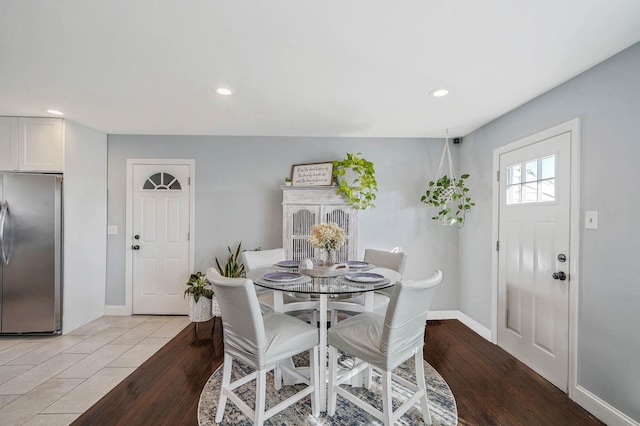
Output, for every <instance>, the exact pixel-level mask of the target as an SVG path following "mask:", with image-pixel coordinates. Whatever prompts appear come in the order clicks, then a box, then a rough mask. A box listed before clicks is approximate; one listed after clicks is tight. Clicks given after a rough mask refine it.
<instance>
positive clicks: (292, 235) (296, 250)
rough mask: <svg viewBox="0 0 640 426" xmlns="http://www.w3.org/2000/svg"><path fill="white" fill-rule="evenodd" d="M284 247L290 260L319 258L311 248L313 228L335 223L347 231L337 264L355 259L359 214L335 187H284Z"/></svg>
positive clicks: (317, 251)
mask: <svg viewBox="0 0 640 426" xmlns="http://www.w3.org/2000/svg"><path fill="white" fill-rule="evenodd" d="M281 189H282V221H283V223H282V246H283V247H284V250H285V253H286V255H287V259H293V260H302V259H308V258H311V257H319V256H320V254H321V253H320V252H319V250H317V249H314V248H313V247H311V245H309V243H308V242H307V239H308V238H309V235H310V234H311V227H312V226H313V225H315V224H318V223H324V222H336V223H337V224H338V226H340V227H341V228H342V229H344V231H345V243H344V246H342V247H341V248H340V250H339V251H338V255H337V260H338V261H346V260H356V256H357V255H358V212H357V210H356V209H355V208H353V207H352V206H351V205H350V204H349V203H348V202H347V200H346V199H345V198H344V197H342V196H341V195H336V187H335V186H331V187H320V186H318V187H293V186H282V187H281Z"/></svg>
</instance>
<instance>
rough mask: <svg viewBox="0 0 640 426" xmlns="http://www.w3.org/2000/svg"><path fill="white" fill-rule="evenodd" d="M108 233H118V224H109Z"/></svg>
mask: <svg viewBox="0 0 640 426" xmlns="http://www.w3.org/2000/svg"><path fill="white" fill-rule="evenodd" d="M107 235H118V225H107Z"/></svg>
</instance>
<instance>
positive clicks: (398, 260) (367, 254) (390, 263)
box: [364, 249, 407, 275]
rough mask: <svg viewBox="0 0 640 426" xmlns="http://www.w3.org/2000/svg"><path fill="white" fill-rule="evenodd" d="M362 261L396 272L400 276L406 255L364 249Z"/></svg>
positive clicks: (405, 261)
mask: <svg viewBox="0 0 640 426" xmlns="http://www.w3.org/2000/svg"><path fill="white" fill-rule="evenodd" d="M364 261H365V262H368V263H372V264H374V265H376V266H378V267H381V268H388V269H393V270H394V271H397V272H399V273H400V275H402V274H403V273H404V266H405V264H406V263H407V254H406V253H402V252H398V253H394V252H391V251H383V250H374V249H365V251H364Z"/></svg>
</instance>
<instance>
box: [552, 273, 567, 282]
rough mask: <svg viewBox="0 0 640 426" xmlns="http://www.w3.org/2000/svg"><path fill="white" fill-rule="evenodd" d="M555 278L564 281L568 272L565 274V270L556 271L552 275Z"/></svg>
mask: <svg viewBox="0 0 640 426" xmlns="http://www.w3.org/2000/svg"><path fill="white" fill-rule="evenodd" d="M552 277H553V279H554V280H560V281H564V280H566V279H567V274H565V273H564V272H562V271H560V272H554V273H553V275H552Z"/></svg>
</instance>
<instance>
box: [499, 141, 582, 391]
mask: <svg viewBox="0 0 640 426" xmlns="http://www.w3.org/2000/svg"><path fill="white" fill-rule="evenodd" d="M570 159H571V133H570V132H566V133H562V134H559V135H557V136H553V137H549V138H546V139H544V140H539V141H537V142H534V143H532V144H529V145H526V146H524V147H521V148H518V149H515V150H513V151H509V152H505V153H502V154H501V155H500V159H499V170H500V185H499V187H500V191H499V198H500V199H499V203H500V204H499V205H500V207H499V209H500V211H499V252H498V345H499V346H501V347H502V348H504V349H505V350H507V351H508V352H509V353H511V354H513V355H514V356H515V357H516V358H518V359H519V360H521V361H522V362H524V363H525V364H527V365H528V366H529V367H531V368H532V369H533V370H535V371H536V372H538V373H539V374H541V375H542V376H543V377H545V378H546V379H547V380H549V381H550V382H551V383H553V384H554V385H556V386H557V387H559V388H560V389H562V390H564V391H566V390H567V386H568V362H569V256H570V253H569V247H570V223H569V222H570V206H571V204H570V191H571V182H570V177H571V161H570ZM561 273H563V274H565V277H566V278H565V279H562V278H563V277H562V274H561Z"/></svg>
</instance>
